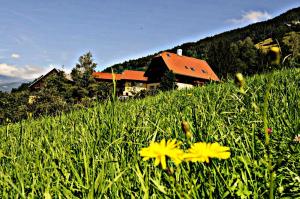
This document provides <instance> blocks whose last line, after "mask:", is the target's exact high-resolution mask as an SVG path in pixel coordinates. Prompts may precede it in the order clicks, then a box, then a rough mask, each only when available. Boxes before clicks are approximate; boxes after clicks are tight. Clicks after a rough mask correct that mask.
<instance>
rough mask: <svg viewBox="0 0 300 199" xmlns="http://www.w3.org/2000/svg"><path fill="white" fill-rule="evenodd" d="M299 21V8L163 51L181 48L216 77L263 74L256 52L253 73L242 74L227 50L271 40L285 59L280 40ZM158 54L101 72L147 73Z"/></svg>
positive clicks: (297, 27)
mask: <svg viewBox="0 0 300 199" xmlns="http://www.w3.org/2000/svg"><path fill="white" fill-rule="evenodd" d="M298 21H300V8H295V9H292V10H289V11H287V12H286V13H284V14H281V15H279V16H277V17H275V18H273V19H270V20H267V21H264V22H259V23H255V24H252V25H249V26H246V27H244V28H239V29H235V30H231V31H228V32H224V33H221V34H218V35H215V36H212V37H207V38H204V39H201V40H199V41H197V42H190V43H184V44H182V45H179V46H176V47H174V48H172V49H166V50H165V51H170V52H176V49H178V48H181V49H183V54H184V55H187V56H192V57H196V58H200V59H204V60H206V61H208V63H209V64H210V65H211V67H212V68H213V70H214V71H215V72H216V73H217V74H218V75H219V76H227V74H228V73H231V74H233V73H235V72H236V71H240V72H244V73H260V72H262V69H261V68H260V67H263V66H262V64H263V65H267V64H268V63H266V61H264V59H263V58H262V55H261V54H260V53H259V52H257V53H256V54H258V55H256V56H258V58H256V59H257V60H256V61H255V62H256V63H253V62H251V61H248V62H246V63H247V64H248V65H251V64H252V65H253V66H252V67H253V68H254V71H253V69H248V70H245V71H241V69H240V68H239V66H237V63H235V62H234V60H235V59H231V58H230V55H229V53H228V50H229V49H228V47H229V46H230V45H231V44H232V43H237V42H239V41H243V40H245V39H246V38H247V37H249V38H250V39H251V40H252V42H253V45H252V46H254V44H256V43H259V42H261V41H263V40H266V39H268V38H272V39H273V40H274V41H275V40H277V41H278V42H279V43H280V45H281V46H282V47H283V49H282V50H283V52H282V54H283V55H284V56H285V55H286V54H288V53H289V49H287V48H286V47H285V44H284V42H283V41H282V38H283V37H284V35H285V34H287V33H289V32H291V31H296V32H299V31H300V25H299V23H298V24H297V25H295V26H290V25H291V23H293V22H298ZM215 51H217V52H215ZM159 53H160V52H157V53H155V54H153V55H149V56H146V57H142V58H139V59H136V60H129V61H126V62H124V63H121V64H116V65H113V66H111V67H108V68H106V69H105V70H104V71H106V72H110V71H111V68H113V69H114V71H116V72H118V73H121V72H122V71H123V70H125V69H133V70H146V68H147V66H148V64H149V62H150V61H151V59H152V58H153V57H154V56H156V55H157V54H159ZM260 57H261V58H260Z"/></svg>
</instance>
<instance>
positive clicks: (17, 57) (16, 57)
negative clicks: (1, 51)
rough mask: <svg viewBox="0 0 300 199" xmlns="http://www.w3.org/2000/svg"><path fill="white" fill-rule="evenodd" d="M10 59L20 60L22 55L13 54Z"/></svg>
mask: <svg viewBox="0 0 300 199" xmlns="http://www.w3.org/2000/svg"><path fill="white" fill-rule="evenodd" d="M10 57H11V58H13V59H19V58H20V55H19V54H17V53H13V54H11V56H10Z"/></svg>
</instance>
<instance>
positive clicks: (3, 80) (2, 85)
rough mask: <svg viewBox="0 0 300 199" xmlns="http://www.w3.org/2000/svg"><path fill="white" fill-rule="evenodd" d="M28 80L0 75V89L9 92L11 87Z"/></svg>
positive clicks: (16, 86)
mask: <svg viewBox="0 0 300 199" xmlns="http://www.w3.org/2000/svg"><path fill="white" fill-rule="evenodd" d="M26 82H29V80H26V79H22V78H18V77H10V76H6V75H0V91H3V92H10V91H11V89H13V88H18V87H19V86H20V85H21V84H22V83H26Z"/></svg>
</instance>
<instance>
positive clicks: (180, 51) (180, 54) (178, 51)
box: [177, 48, 182, 56]
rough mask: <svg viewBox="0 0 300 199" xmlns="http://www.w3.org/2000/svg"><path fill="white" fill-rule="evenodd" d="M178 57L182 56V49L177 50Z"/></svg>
mask: <svg viewBox="0 0 300 199" xmlns="http://www.w3.org/2000/svg"><path fill="white" fill-rule="evenodd" d="M177 55H179V56H182V49H180V48H179V49H177Z"/></svg>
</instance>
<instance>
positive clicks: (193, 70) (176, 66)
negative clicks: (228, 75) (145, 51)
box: [160, 52, 220, 81]
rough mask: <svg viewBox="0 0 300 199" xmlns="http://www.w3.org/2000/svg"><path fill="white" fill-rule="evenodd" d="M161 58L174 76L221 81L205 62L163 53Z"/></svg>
mask: <svg viewBox="0 0 300 199" xmlns="http://www.w3.org/2000/svg"><path fill="white" fill-rule="evenodd" d="M160 56H161V57H162V59H163V60H164V62H165V63H166V65H167V67H168V68H169V70H172V71H173V73H174V74H178V75H185V76H190V77H196V78H201V79H209V80H215V81H220V79H219V78H218V76H217V75H216V74H215V73H214V71H213V70H212V69H211V68H210V66H209V65H208V63H207V62H206V61H204V60H201V59H196V58H192V57H186V56H180V55H177V54H174V53H169V52H162V53H161V54H160Z"/></svg>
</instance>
